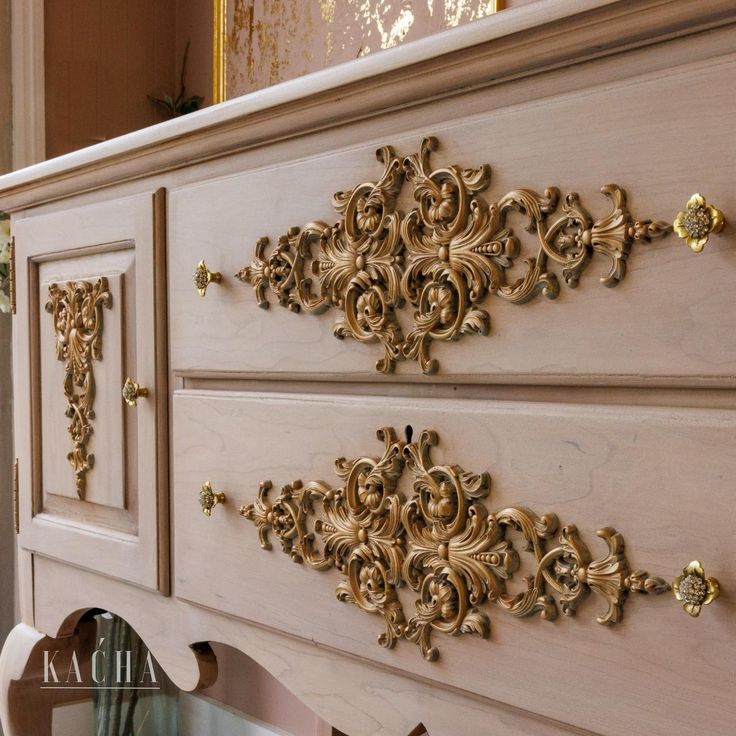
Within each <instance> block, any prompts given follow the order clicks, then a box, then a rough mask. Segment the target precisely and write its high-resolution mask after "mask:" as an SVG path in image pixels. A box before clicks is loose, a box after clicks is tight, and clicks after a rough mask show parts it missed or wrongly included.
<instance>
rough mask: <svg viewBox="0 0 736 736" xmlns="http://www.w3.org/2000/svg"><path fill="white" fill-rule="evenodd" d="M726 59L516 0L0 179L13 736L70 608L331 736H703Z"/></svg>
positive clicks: (44, 725) (4, 708) (6, 687)
mask: <svg viewBox="0 0 736 736" xmlns="http://www.w3.org/2000/svg"><path fill="white" fill-rule="evenodd" d="M735 41H736V7H734V5H733V3H732V2H730V1H729V0H701V1H700V2H697V3H695V2H683V1H682V0H627V1H626V2H624V1H623V0H588V1H587V2H582V1H580V2H572V1H570V0H544V1H542V2H538V3H533V4H530V5H528V6H524V7H521V8H519V9H514V10H509V11H505V12H504V13H500V14H498V15H496V16H493V17H491V18H488V19H486V20H484V21H478V22H476V23H473V24H470V25H468V26H465V27H461V28H458V29H455V30H453V31H451V32H447V33H443V34H439V35H438V36H436V37H433V38H430V39H426V40H423V41H419V42H416V43H413V44H408V45H406V46H404V47H402V48H398V49H395V50H392V51H389V52H386V53H381V54H377V55H375V56H369V57H367V58H365V59H360V60H357V61H356V62H355V63H351V64H348V65H345V66H342V67H338V68H335V69H332V70H328V71H326V72H323V73H319V74H314V75H310V76H307V77H304V78H301V79H298V80H294V81H292V82H288V83H285V84H282V85H278V86H276V87H273V88H270V89H267V90H264V91H262V92H258V93H254V94H252V95H248V96H246V97H243V98H240V99H236V100H233V101H231V102H228V103H225V104H223V105H220V106H217V107H214V108H211V109H208V110H205V111H203V112H201V113H196V114H193V115H191V116H187V117H186V118H182V119H179V120H176V121H173V122H170V123H166V124H163V125H160V126H155V127H153V128H150V129H147V130H144V131H140V132H138V133H134V134H131V135H128V136H124V137H122V138H120V139H116V140H112V141H108V142H105V143H103V144H100V145H98V146H94V147H92V148H90V149H86V150H83V151H79V152H76V153H73V154H70V155H68V156H64V157H62V158H59V159H55V160H52V161H48V162H46V163H43V164H39V165H38V166H34V167H31V168H30V169H26V170H24V171H20V172H16V173H14V174H10V175H7V176H5V177H2V178H0V205H2V209H4V210H7V211H9V212H11V214H12V234H13V237H14V240H15V259H14V260H15V263H14V267H15V283H16V294H15V296H16V310H17V311H16V316H15V321H14V388H15V413H16V423H15V442H16V456H17V458H18V463H17V478H18V483H17V488H18V493H17V498H18V519H17V521H18V530H19V536H18V549H19V560H18V563H19V577H20V587H21V608H22V618H23V623H21V624H20V625H19V626H18V627H17V628H16V629H15V630H14V632H13V633H12V634H11V636H10V637H9V639H8V641H7V642H6V644H5V647H4V649H3V654H2V657H1V658H0V688H1V699H0V717H1V718H2V724H3V728H4V729H5V732H6V734H7V735H8V736H28V734H50V709H51V707H52V706H53V705H54V704H57V703H59V702H62V701H63V699H64V698H67V697H72V696H71V695H69V693H67V692H60V691H56V690H48V689H44V690H42V689H40V687H39V685H40V684H41V682H40V680H41V678H42V674H41V670H42V663H43V651H44V650H45V649H54V650H59V651H61V652H62V657H64V656H67V657H69V656H72V653H73V652H79V653H80V656H82V655H84V654H85V653H86V654H87V655H88V654H89V651H90V647H92V646H93V644H94V642H91V641H90V633H89V626H87V624H86V621H87V620H88V614H89V613H90V612H94V611H96V610H99V609H103V610H109V611H113V612H114V613H116V614H119V615H120V616H122V617H123V618H125V619H126V620H127V621H128V622H129V623H130V624H131V625H132V626H133V627H134V628H135V629H136V630H137V631H138V632H139V634H140V635H141V637H142V638H143V640H144V641H145V642H146V643H147V645H148V646H149V647H150V648H151V650H152V652H153V653H154V654H155V656H156V658H157V659H158V661H159V662H160V663H161V666H162V667H163V668H164V670H165V671H166V672H167V674H168V675H169V676H170V677H171V678H172V679H173V680H174V682H175V683H176V684H177V685H178V686H179V687H181V688H183V689H185V690H194V689H198V688H202V687H205V686H206V685H208V684H210V683H212V682H213V681H214V679H215V678H216V676H217V664H216V661H215V657H214V656H213V654H212V651H211V649H210V647H209V644H208V643H210V642H219V643H222V644H225V645H228V646H231V647H234V648H236V649H238V650H240V651H242V652H245V653H247V654H248V655H249V656H250V657H252V658H253V659H254V660H256V661H257V662H258V663H260V664H261V665H262V666H263V667H265V668H266V669H267V670H269V671H270V672H271V673H272V674H273V675H275V676H276V677H277V678H278V679H279V680H280V681H281V682H282V683H284V684H285V685H286V686H287V687H288V688H289V689H290V690H291V691H292V692H294V693H295V694H296V695H297V696H298V697H299V698H301V699H302V700H303V701H304V702H305V703H306V704H307V705H308V706H309V707H310V708H312V709H313V710H314V711H315V712H316V713H317V714H318V715H319V716H320V717H321V718H323V719H324V720H325V721H327V722H329V723H331V724H333V725H334V727H335V728H338V729H340V731H342V732H344V733H347V734H349V735H350V736H369V735H372V734H392V735H396V736H408V735H409V734H410V733H411V734H418V733H420V732H421V731H422V729H421V728H418V727H419V726H420V724H422V726H423V728H424V729H426V731H427V732H428V733H429V734H431V736H437V735H442V734H447V735H452V736H457V735H459V734H461V735H462V736H466V735H467V736H472V735H473V734H488V733H493V734H494V736H515V735H519V736H520V735H521V734H524V735H525V736H528V735H529V734H534V735H535V736H537V735H544V736H546V735H552V734H555V735H558V734H559V735H561V734H606V735H609V736H619V735H620V734H623V733H626V734H630V735H631V736H635V735H640V736H659V735H661V736H664V735H665V734H666V735H667V736H673V735H674V734H686V733H687V734H689V733H692V732H698V733H703V734H708V735H709V736H726V735H727V734H730V733H733V731H734V727H735V726H734V723H735V720H734V719H735V717H736V711H735V707H736V706H735V703H736V645H735V644H734V642H736V636H735V635H736V617H735V616H734V606H735V605H736V603H735V601H734V597H733V596H734V593H733V591H734V590H736V572H735V570H736V537H735V536H734V534H733V522H734V515H733V513H732V511H731V505H732V504H731V498H732V496H733V493H734V478H735V477H736V453H734V447H736V331H735V329H734V327H735V323H736V309H735V308H734V300H733V286H732V283H733V274H734V272H736V247H735V246H734V242H733V237H734V236H733V225H732V224H731V223H733V222H736V196H735V195H734V187H733V182H734V172H735V171H736V156H735V155H734V150H736V149H734V146H733V140H732V128H733V125H732V120H733V119H734V115H735V114H736V96H735V95H734V89H735V87H736V53H734V42H735ZM696 192H697V193H700V194H701V197H700V198H698V197H695V198H693V197H692V195H693V194H694V193H696ZM724 221H725V226H724ZM673 223H674V224H675V227H674V229H673V227H672V226H673ZM706 240H707V242H705V241H706ZM336 338H338V339H336ZM203 512H204V513H203ZM695 560H699V561H700V562H701V563H702V566H703V567H702V568H701V567H699V566H698V565H695V564H694V565H690V566H689V567H687V569H685V568H686V566H688V564H689V563H691V561H695ZM718 582H720V595H719V596H718V597H716V594H717V592H718V587H717V583H718ZM673 585H674V588H675V589H676V591H677V593H678V596H679V598H684V599H685V600H680V601H678V600H676V597H675V595H673ZM683 607H685V608H687V609H689V611H688V612H689V613H690V614H691V615H688V612H686V611H684V610H683ZM573 614H575V615H574V616H573ZM697 614H699V615H697ZM64 653H65V654H64Z"/></svg>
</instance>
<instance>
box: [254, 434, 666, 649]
mask: <svg viewBox="0 0 736 736" xmlns="http://www.w3.org/2000/svg"><path fill="white" fill-rule="evenodd" d="M378 438H379V440H381V441H382V442H383V443H384V451H383V455H382V456H381V457H380V458H374V457H361V458H358V459H356V460H346V459H345V458H340V459H338V460H337V461H336V462H335V473H336V474H337V475H338V476H339V477H340V479H341V480H342V482H343V485H341V486H340V487H339V488H333V487H332V486H330V485H328V484H326V483H323V482H320V481H311V482H308V483H301V481H295V482H293V483H291V484H289V485H286V486H284V487H282V488H281V491H280V492H279V494H278V495H277V496H276V497H275V498H270V491H271V490H272V484H271V482H270V481H264V482H263V483H261V486H260V490H259V492H258V498H257V500H256V501H255V503H253V504H250V505H247V506H243V507H242V508H241V510H240V513H241V514H242V515H243V516H244V517H245V518H247V519H250V520H251V521H252V522H253V523H254V524H255V525H256V528H257V530H258V536H259V540H260V544H261V547H263V548H264V549H270V548H271V543H270V535H273V536H274V537H275V538H276V539H278V541H279V542H280V544H281V547H282V549H283V551H284V552H286V553H287V554H288V555H289V556H290V557H291V559H292V560H294V561H295V562H300V563H303V564H305V565H307V566H308V567H312V568H314V569H316V570H328V569H331V568H336V569H337V570H339V571H340V572H341V573H342V574H343V576H344V579H343V580H342V581H341V582H340V583H339V584H338V586H337V591H336V592H337V598H338V600H340V601H345V602H348V603H354V604H355V605H356V606H358V608H360V609H361V610H362V611H366V612H367V613H374V614H377V615H380V616H382V617H383V620H384V627H385V628H384V631H383V632H382V633H381V634H380V636H379V638H378V643H379V644H380V645H381V646H384V647H388V648H391V647H393V646H394V645H395V644H396V642H397V641H398V640H400V639H406V640H408V641H410V642H414V643H416V644H417V645H418V646H419V649H420V651H421V654H422V656H423V657H424V658H425V659H427V660H429V661H433V660H436V659H437V657H438V656H439V652H438V649H437V647H436V646H435V645H434V644H433V640H432V637H433V635H434V634H435V633H440V634H450V635H453V636H454V635H460V634H476V635H477V636H480V637H481V638H484V639H485V638H488V635H489V631H490V619H489V616H488V613H487V610H486V604H496V605H498V606H500V607H501V608H503V609H505V610H507V611H508V612H509V613H510V614H512V615H513V616H519V617H523V616H530V615H532V614H534V613H538V614H539V615H540V616H541V617H542V618H543V619H547V620H551V619H554V618H555V617H556V616H557V614H558V611H559V610H561V611H562V612H563V613H564V614H566V615H573V614H574V613H575V612H576V611H577V609H578V607H579V606H580V605H581V603H582V602H583V601H584V600H585V599H586V598H587V597H588V596H589V595H590V593H594V594H595V595H596V596H597V598H598V599H600V600H601V601H602V602H603V609H602V610H601V611H600V613H599V615H598V617H597V619H596V620H597V621H598V623H600V624H616V623H618V622H619V621H621V619H622V618H623V613H624V604H625V603H626V599H627V597H628V595H629V593H632V592H634V593H653V594H660V593H663V592H665V591H668V590H670V585H669V584H668V583H667V582H665V581H664V580H662V579H661V578H656V577H650V576H649V575H648V573H646V572H644V571H641V570H632V569H631V567H630V565H629V562H628V560H627V558H626V555H625V554H624V539H623V537H622V536H621V534H619V533H618V532H617V531H616V530H615V529H612V528H610V527H606V528H604V529H600V530H599V531H598V532H597V534H598V536H599V537H600V538H601V539H602V540H603V541H604V543H605V545H606V551H605V552H604V553H603V554H602V555H601V556H600V557H598V558H594V557H593V555H592V554H591V553H590V551H589V550H588V547H587V546H586V544H585V543H584V542H583V540H582V539H581V537H580V535H579V534H578V530H577V528H576V527H575V526H573V525H567V526H562V527H561V526H560V523H559V521H558V519H557V516H556V515H555V514H544V515H543V516H537V515H536V514H535V513H534V512H533V511H530V510H529V509H526V508H524V507H510V508H506V509H502V510H500V511H497V512H494V513H491V512H489V511H488V510H487V508H486V506H485V504H484V503H483V500H484V499H485V498H486V497H487V496H488V495H489V493H490V487H491V479H490V476H489V475H488V474H487V473H481V474H476V473H470V472H466V471H465V470H463V469H462V468H461V467H459V466H457V465H437V464H435V462H434V461H433V459H432V457H431V453H432V448H433V447H434V446H435V445H437V443H438V436H437V434H436V433H435V432H432V431H428V430H425V431H424V432H422V433H421V435H420V437H419V439H418V441H416V442H408V443H407V442H403V441H400V440H399V439H398V438H397V435H396V432H395V431H394V430H393V429H392V428H390V427H384V428H383V429H381V430H379V431H378ZM406 471H408V472H409V473H410V474H411V478H412V481H413V483H412V486H413V494H412V496H411V498H409V499H406V498H405V497H404V496H403V495H402V494H401V493H400V492H399V490H398V489H397V484H398V481H399V478H400V477H401V475H402V473H404V472H406ZM511 531H513V532H516V533H520V534H521V536H522V538H523V540H524V547H523V549H522V550H521V552H523V553H526V554H531V555H532V556H533V558H534V560H535V563H536V568H535V569H534V572H533V575H532V576H531V577H527V578H525V579H524V580H523V581H522V582H523V584H524V585H525V586H526V587H525V588H524V589H522V591H521V592H510V591H509V590H508V589H507V581H510V580H512V579H513V578H514V575H515V573H517V572H518V570H519V567H520V551H519V550H517V549H516V548H515V547H514V545H513V543H512V540H511V538H510V535H509V532H511ZM405 586H406V587H408V588H410V589H411V590H412V591H413V592H414V593H416V600H415V607H414V611H412V612H410V613H407V612H406V611H405V610H404V608H403V606H402V604H401V601H400V600H399V596H398V590H399V589H400V588H402V587H405Z"/></svg>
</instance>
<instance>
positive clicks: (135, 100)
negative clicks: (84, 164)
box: [44, 0, 177, 158]
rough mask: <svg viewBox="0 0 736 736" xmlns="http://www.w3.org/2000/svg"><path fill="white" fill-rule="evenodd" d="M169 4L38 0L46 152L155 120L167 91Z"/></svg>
mask: <svg viewBox="0 0 736 736" xmlns="http://www.w3.org/2000/svg"><path fill="white" fill-rule="evenodd" d="M175 9H176V0H155V2H152V1H151V0H46V2H45V18H44V22H45V71H46V154H47V156H48V157H49V158H50V157H53V156H58V155H60V154H62V153H67V152H69V151H73V150H76V149H78V148H82V147H84V146H88V145H91V144H93V143H95V142H96V141H97V140H98V139H102V138H105V139H106V138H113V137H115V136H118V135H122V134H123V133H127V132H130V131H132V130H137V129H139V128H143V127H145V126H147V125H151V124H152V123H155V122H158V121H159V120H161V119H163V116H162V115H161V114H160V113H159V112H158V111H157V110H156V109H155V108H154V107H153V105H152V104H151V102H150V101H149V100H148V97H147V95H149V94H156V95H158V94H161V93H164V92H167V93H172V92H174V89H175V85H176V81H177V80H176V76H177V73H176V67H177V60H176V58H175V50H174V44H175V40H176V35H175V34H176V17H175Z"/></svg>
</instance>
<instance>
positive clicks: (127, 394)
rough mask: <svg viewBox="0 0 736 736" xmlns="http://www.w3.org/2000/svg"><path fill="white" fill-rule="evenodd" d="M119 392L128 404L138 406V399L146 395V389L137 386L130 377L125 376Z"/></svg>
mask: <svg viewBox="0 0 736 736" xmlns="http://www.w3.org/2000/svg"><path fill="white" fill-rule="evenodd" d="M121 393H122V395H123V401H124V402H125V403H126V404H127V405H128V406H138V399H142V398H144V397H146V396H148V389H147V388H143V386H139V385H138V384H137V383H136V382H135V381H134V380H133V379H132V378H126V379H125V383H124V384H123V390H122V392H121Z"/></svg>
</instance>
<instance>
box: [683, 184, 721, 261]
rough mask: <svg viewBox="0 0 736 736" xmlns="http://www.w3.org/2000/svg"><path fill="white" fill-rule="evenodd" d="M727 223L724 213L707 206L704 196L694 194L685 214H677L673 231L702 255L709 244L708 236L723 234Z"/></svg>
mask: <svg viewBox="0 0 736 736" xmlns="http://www.w3.org/2000/svg"><path fill="white" fill-rule="evenodd" d="M725 223H726V218H725V217H724V216H723V212H721V211H720V210H719V209H717V208H716V207H714V206H713V205H710V204H707V203H706V201H705V197H703V195H702V194H693V196H692V197H690V199H689V200H688V203H687V204H686V205H685V210H684V212H678V213H677V217H676V218H675V222H674V223H673V225H672V229H673V230H674V231H675V232H676V233H677V235H678V236H679V237H680V238H682V239H683V240H685V241H686V242H687V244H688V245H689V246H690V248H691V249H692V250H693V251H694V252H695V253H700V251H701V250H703V248H704V247H705V244H706V243H707V242H708V236H709V235H710V234H711V233H719V232H721V230H723V226H724V224H725Z"/></svg>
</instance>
